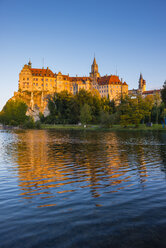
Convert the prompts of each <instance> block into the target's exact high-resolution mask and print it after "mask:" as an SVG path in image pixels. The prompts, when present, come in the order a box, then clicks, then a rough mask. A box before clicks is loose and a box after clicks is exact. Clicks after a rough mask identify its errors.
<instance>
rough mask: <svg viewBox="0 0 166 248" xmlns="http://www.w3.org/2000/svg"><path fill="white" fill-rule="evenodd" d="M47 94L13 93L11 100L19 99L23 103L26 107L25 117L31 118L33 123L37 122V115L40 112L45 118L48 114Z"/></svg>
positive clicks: (37, 92)
mask: <svg viewBox="0 0 166 248" xmlns="http://www.w3.org/2000/svg"><path fill="white" fill-rule="evenodd" d="M48 96H49V94H48V92H43V91H42V92H39V91H34V92H29V91H23V92H20V91H18V92H14V96H13V97H12V99H13V100H15V99H20V100H22V101H24V102H25V103H26V104H27V106H28V110H27V113H26V114H27V115H28V116H32V117H33V118H34V120H35V121H37V120H39V113H40V112H41V113H42V114H44V116H47V115H48V114H49V110H48V106H47V105H48V102H47V98H48Z"/></svg>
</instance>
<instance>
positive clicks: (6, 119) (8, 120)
mask: <svg viewBox="0 0 166 248" xmlns="http://www.w3.org/2000/svg"><path fill="white" fill-rule="evenodd" d="M27 109H28V107H27V105H26V104H25V103H24V102H23V101H21V100H20V99H16V100H9V101H8V102H7V103H6V104H5V106H4V107H3V109H2V111H1V112H0V121H1V122H2V123H3V124H7V125H16V126H17V125H20V124H23V123H24V122H25V120H26V119H27V118H28V117H27V116H26V112H27Z"/></svg>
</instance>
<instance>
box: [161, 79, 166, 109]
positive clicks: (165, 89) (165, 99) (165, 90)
mask: <svg viewBox="0 0 166 248" xmlns="http://www.w3.org/2000/svg"><path fill="white" fill-rule="evenodd" d="M161 98H162V101H163V102H164V105H165V107H166V80H165V82H164V85H163V88H162V90H161Z"/></svg>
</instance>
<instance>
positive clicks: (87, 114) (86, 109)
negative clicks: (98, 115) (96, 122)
mask: <svg viewBox="0 0 166 248" xmlns="http://www.w3.org/2000/svg"><path fill="white" fill-rule="evenodd" d="M91 120H92V115H91V107H90V106H89V105H88V104H87V103H85V104H84V105H83V106H82V107H81V111H80V121H81V123H82V124H88V123H89V122H90V121H91Z"/></svg>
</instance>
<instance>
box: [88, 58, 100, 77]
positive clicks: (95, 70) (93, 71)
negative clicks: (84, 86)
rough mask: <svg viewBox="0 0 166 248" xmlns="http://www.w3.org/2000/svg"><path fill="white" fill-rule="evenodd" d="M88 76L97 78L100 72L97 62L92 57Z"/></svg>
mask: <svg viewBox="0 0 166 248" xmlns="http://www.w3.org/2000/svg"><path fill="white" fill-rule="evenodd" d="M90 77H92V78H98V77H100V74H99V72H98V64H97V63H96V58H95V57H94V60H93V64H92V65H91V72H90Z"/></svg>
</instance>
